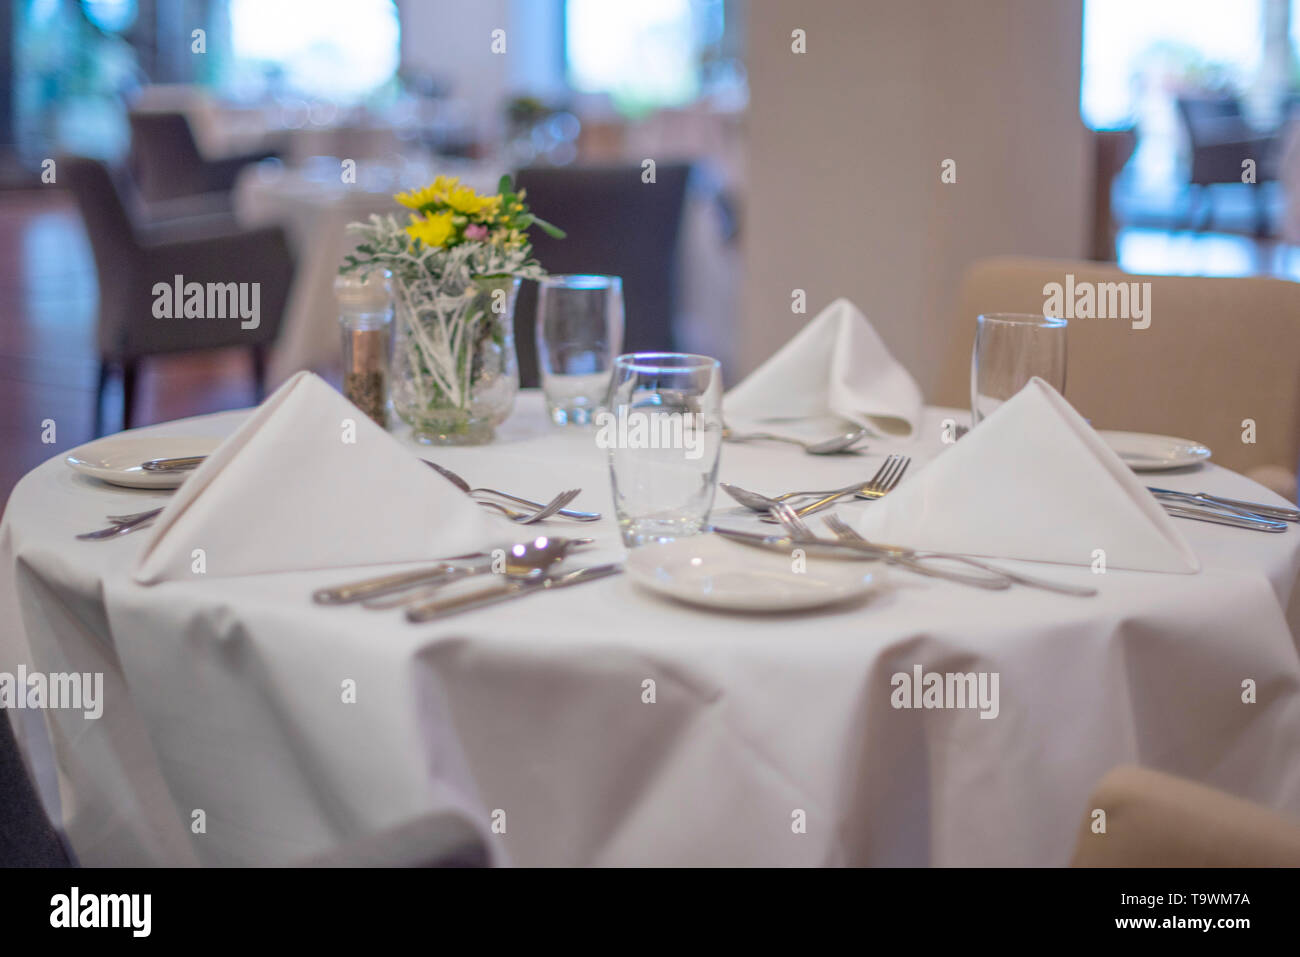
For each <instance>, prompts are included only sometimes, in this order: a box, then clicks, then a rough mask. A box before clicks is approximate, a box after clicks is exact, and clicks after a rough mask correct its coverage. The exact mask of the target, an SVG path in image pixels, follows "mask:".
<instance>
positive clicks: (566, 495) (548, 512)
mask: <svg viewBox="0 0 1300 957" xmlns="http://www.w3.org/2000/svg"><path fill="white" fill-rule="evenodd" d="M581 491H582V489H578V488H571V489H569V490H568V491H567V492H561V493H560V494H559V495H557V496H555V498H553V499H551V500H550V502H548V503H547V504H546V505H544V506H543V507H541V508H539V509H534V510H533V511H531V512H520V511H517V510H516V509H513V508H506V506H504V505H501V504H499V503H497V502H477V504H479V505H483V506H486V507H487V508H494V509H496V510H497V511H499V512H500V513H501V514H502V515H504V516H505V517H506V518H508V519H510V520H511V521H512V522H518V523H519V524H520V525H532V524H533V523H534V522H540V521H543V520H544V519H548V518H550V517H551V516H552V515H554V514H555V513H556V512H558V511H559V510H560V509H562V508H564V506H566V505H568V504H569V503H570V502H572V501H573V500H574V499H575V498H577V497H578V493H579V492H581ZM161 511H162V509H158V510H157V511H152V512H138V513H136V514H135V515H133V516H124V515H118V516H110V517H109V521H110V522H112V523H113V524H112V525H110V526H108V528H100V529H96V530H95V531H93V532H83V533H82V534H80V535H78V536H76V537H77V538H79V539H81V540H82V541H85V542H97V541H103V540H104V539H106V538H116V537H117V536H119V535H129V534H130V533H131V532H134V531H138V530H139V529H142V528H148V527H149V526H150V525H152V524H153V519H154V517H155V516H156V515H157V514H158V512H161Z"/></svg>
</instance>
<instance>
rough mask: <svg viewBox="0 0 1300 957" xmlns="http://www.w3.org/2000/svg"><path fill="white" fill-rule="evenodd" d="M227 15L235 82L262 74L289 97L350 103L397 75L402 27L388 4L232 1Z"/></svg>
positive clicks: (373, 0) (379, 0) (374, 0)
mask: <svg viewBox="0 0 1300 957" xmlns="http://www.w3.org/2000/svg"><path fill="white" fill-rule="evenodd" d="M229 9H230V55H231V63H230V68H231V73H232V74H233V75H234V76H235V77H237V78H238V82H241V83H243V82H245V81H246V78H247V76H248V74H249V73H250V72H251V71H255V70H258V69H260V70H261V72H262V74H263V75H264V76H265V77H267V78H268V79H270V80H271V82H273V83H274V84H275V85H277V86H280V87H283V89H284V90H286V91H292V92H296V93H299V94H302V95H307V96H311V97H319V98H322V99H329V100H334V101H337V102H342V103H347V102H355V101H358V100H361V99H363V98H365V97H366V96H368V95H369V94H370V93H373V92H374V91H375V90H376V89H378V88H379V87H381V86H383V85H384V84H385V83H387V82H388V81H389V80H390V79H391V78H392V77H393V74H394V73H395V72H396V70H397V64H398V56H399V41H400V38H401V27H400V25H399V23H398V18H397V8H396V7H395V6H394V4H393V2H392V0H277V2H275V3H267V2H266V0H230V8H229ZM241 74H242V75H241Z"/></svg>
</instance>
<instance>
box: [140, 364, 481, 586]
mask: <svg viewBox="0 0 1300 957" xmlns="http://www.w3.org/2000/svg"><path fill="white" fill-rule="evenodd" d="M502 537H503V536H502V535H501V530H500V529H499V528H495V525H494V523H493V521H492V519H490V518H489V517H488V516H487V515H486V514H484V512H483V510H482V509H480V508H479V507H477V506H476V505H474V504H473V503H472V502H471V501H470V500H469V498H468V497H467V496H466V495H465V494H464V493H462V492H460V491H459V490H457V489H456V488H455V487H454V486H453V485H452V484H451V483H450V482H448V481H447V480H446V479H444V478H442V476H440V475H438V474H437V473H436V472H434V471H433V470H432V469H430V468H429V467H428V466H427V465H425V464H424V463H423V462H421V461H420V460H419V459H418V458H417V457H416V456H414V455H412V454H411V452H410V451H409V450H407V449H405V448H403V447H402V446H401V444H400V443H398V442H397V440H396V439H394V438H393V437H392V436H390V435H389V434H388V433H387V432H385V431H384V430H383V429H381V428H380V427H379V426H377V425H375V423H373V422H372V421H370V419H369V418H368V417H367V416H366V415H365V414H364V413H363V412H361V411H359V410H358V409H357V408H356V407H355V406H353V405H352V404H351V403H350V402H348V401H347V399H345V398H343V396H341V395H339V393H338V392H336V391H334V389H332V388H330V386H329V385H328V384H326V383H325V382H324V381H323V380H322V379H320V378H319V377H317V376H315V375H312V374H311V373H309V372H300V373H298V374H297V375H295V376H294V377H293V378H291V379H290V380H289V381H288V382H286V383H285V384H284V385H282V386H281V387H280V388H279V389H277V390H276V391H275V392H274V393H273V394H272V395H271V396H270V397H269V398H268V399H267V400H266V401H265V402H264V403H262V405H261V407H260V408H258V409H257V411H256V412H254V413H253V415H252V417H250V418H249V419H248V421H247V422H245V423H244V424H243V425H242V426H240V427H239V429H238V430H237V431H236V432H235V433H234V434H233V435H231V436H230V438H228V439H226V441H224V442H222V443H221V445H220V446H218V448H217V449H216V450H215V451H214V452H213V453H212V454H211V455H210V456H208V458H207V460H206V461H205V462H204V463H203V464H202V465H200V466H199V467H198V469H196V470H195V472H194V473H193V474H192V475H191V476H190V477H189V478H188V479H186V480H185V484H183V485H182V486H181V487H180V488H179V489H177V490H176V495H175V497H174V498H172V500H171V502H170V503H169V504H168V505H167V507H166V508H165V509H164V510H163V512H162V514H161V515H159V516H158V518H157V520H156V521H155V523H154V529H153V531H152V533H151V538H150V540H149V541H148V542H147V543H146V545H145V548H144V552H143V554H141V556H140V558H139V561H138V562H137V564H136V567H135V580H136V581H138V582H141V583H143V584H146V585H149V584H155V583H157V582H161V581H166V580H171V579H185V580H192V579H195V578H200V577H203V576H208V577H216V576H230V575H250V574H254V573H258V572H287V571H304V570H307V569H316V568H336V567H344V566H348V565H369V564H377V563H383V562H402V561H419V560H424V559H430V558H439V557H442V556H447V555H458V554H463V553H466V552H471V551H478V550H481V549H483V548H484V547H487V546H488V545H489V544H490V543H491V542H494V541H500V540H501V538H502ZM198 549H201V550H202V551H201V552H198V551H196V550H198Z"/></svg>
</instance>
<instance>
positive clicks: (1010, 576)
mask: <svg viewBox="0 0 1300 957" xmlns="http://www.w3.org/2000/svg"><path fill="white" fill-rule="evenodd" d="M712 531H714V532H715V533H717V534H719V535H722V536H723V537H725V538H731V539H734V540H736V541H738V542H741V543H743V544H746V545H757V546H759V547H760V548H769V549H773V550H778V551H783V552H788V551H790V549H793V548H801V549H804V550H805V553H806V554H809V555H822V556H825V557H831V558H846V557H855V558H858V559H863V560H868V561H870V560H873V559H879V560H881V561H885V562H889V563H890V564H895V565H902V566H904V567H905V568H908V569H910V570H912V571H914V572H916V573H918V574H921V575H929V576H930V577H932V578H946V579H948V580H950V581H955V582H958V583H960V584H963V585H974V586H975V587H977V588H989V589H994V590H996V589H1002V588H1006V587H1007V586H1008V585H1010V584H1013V583H1014V584H1018V585H1025V586H1027V587H1029V588H1041V589H1043V590H1044V591H1053V592H1057V593H1058V594H1062V595H1074V596H1077V597H1080V598H1091V597H1092V596H1093V595H1096V594H1097V589H1095V588H1090V587H1087V586H1083V585H1070V584H1067V583H1064V582H1057V581H1051V580H1049V579H1046V578H1038V577H1037V576H1034V575H1026V574H1025V573H1023V572H1017V571H1012V570H1010V569H1008V568H1003V567H1002V566H1000V565H990V564H989V563H988V562H985V561H983V560H982V559H979V558H976V557H975V556H973V555H962V554H958V553H955V552H935V551H929V550H925V549H922V550H917V549H913V548H905V547H903V546H901V545H885V544H882V543H879V542H852V541H846V540H844V539H824V538H810V539H806V540H805V539H799V540H797V541H796V540H794V539H791V538H782V537H778V536H772V535H756V534H754V533H753V532H740V531H736V530H734V529H729V528H718V527H717V526H716V525H715V526H713V528H712ZM837 550H838V551H837ZM846 552H847V553H848V554H846ZM931 558H933V559H939V560H951V561H958V562H963V563H965V564H967V565H970V566H972V567H974V568H978V569H980V570H982V571H984V572H987V573H988V576H992V577H988V576H985V575H966V574H963V573H961V572H958V571H956V570H954V569H951V568H947V567H943V566H936V565H930V564H926V559H931Z"/></svg>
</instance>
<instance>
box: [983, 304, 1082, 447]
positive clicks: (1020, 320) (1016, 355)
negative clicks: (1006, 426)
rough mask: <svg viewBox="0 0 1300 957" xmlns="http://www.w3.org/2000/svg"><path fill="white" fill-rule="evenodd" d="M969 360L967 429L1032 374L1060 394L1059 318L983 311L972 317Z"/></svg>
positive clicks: (1062, 365) (1062, 357)
mask: <svg viewBox="0 0 1300 957" xmlns="http://www.w3.org/2000/svg"><path fill="white" fill-rule="evenodd" d="M976 322H977V325H976V329H975V349H974V351H973V352H972V353H971V360H970V405H971V427H972V428H973V427H975V426H977V425H979V424H980V422H981V421H982V420H983V419H985V418H987V417H988V416H989V415H991V414H992V413H993V411H994V410H995V409H997V407H998V406H1000V405H1001V404H1002V403H1003V402H1005V401H1006V400H1007V399H1009V398H1011V397H1012V396H1013V395H1015V394H1016V393H1017V392H1019V391H1020V390H1021V389H1023V388H1024V387H1025V385H1026V384H1028V382H1029V380H1030V379H1032V378H1033V377H1034V376H1038V377H1039V378H1040V379H1043V380H1045V381H1046V382H1048V383H1049V384H1050V385H1051V386H1052V388H1054V389H1056V391H1057V392H1059V393H1061V394H1062V395H1064V394H1065V329H1066V326H1067V323H1066V321H1065V320H1064V319H1055V318H1052V317H1050V316H1043V315H1036V314H1033V313H1027V314H1017V313H1005V312H1004V313H987V314H985V315H982V316H980V317H979V319H978V320H976Z"/></svg>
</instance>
